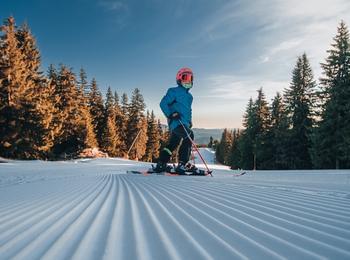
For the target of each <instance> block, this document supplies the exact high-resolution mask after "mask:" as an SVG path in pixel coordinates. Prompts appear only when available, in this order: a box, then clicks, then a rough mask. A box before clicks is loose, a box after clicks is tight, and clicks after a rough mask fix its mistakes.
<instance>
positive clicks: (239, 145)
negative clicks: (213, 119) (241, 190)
mask: <svg viewBox="0 0 350 260" xmlns="http://www.w3.org/2000/svg"><path fill="white" fill-rule="evenodd" d="M327 53H328V57H327V58H326V60H325V62H323V63H321V68H322V77H321V78H320V80H319V84H317V83H316V81H315V80H314V76H313V73H312V68H311V66H310V63H309V60H308V58H307V55H306V54H305V53H304V54H302V55H301V56H300V57H298V58H297V62H296V65H295V67H294V69H293V72H292V81H291V83H290V85H289V87H287V88H286V89H285V90H284V93H283V94H281V93H277V94H276V96H275V97H274V99H273V100H272V102H271V104H269V103H268V102H267V100H266V97H265V94H264V92H263V89H262V88H260V89H259V90H258V95H257V98H256V99H255V100H253V99H252V98H250V100H249V102H248V104H247V107H246V111H245V114H244V117H243V126H244V129H243V130H240V129H235V130H233V131H230V130H228V129H225V130H224V132H223V134H222V137H221V140H220V142H219V144H217V146H216V156H217V160H218V161H219V162H221V163H223V164H226V165H229V166H231V168H232V169H237V168H243V169H345V168H350V40H349V31H348V28H347V26H346V25H345V23H344V22H343V21H342V22H341V23H340V25H339V27H338V29H337V34H336V36H335V37H334V41H333V43H332V44H331V48H330V49H329V50H328V51H327Z"/></svg>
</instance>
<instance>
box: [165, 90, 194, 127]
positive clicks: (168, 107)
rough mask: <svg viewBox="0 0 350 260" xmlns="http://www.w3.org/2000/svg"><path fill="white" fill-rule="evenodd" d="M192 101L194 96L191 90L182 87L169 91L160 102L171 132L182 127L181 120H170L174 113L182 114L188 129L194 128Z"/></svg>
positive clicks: (181, 118) (182, 120) (181, 117)
mask: <svg viewBox="0 0 350 260" xmlns="http://www.w3.org/2000/svg"><path fill="white" fill-rule="evenodd" d="M192 101H193V96H192V94H191V93H190V92H189V89H186V88H184V87H183V86H181V85H178V86H177V87H173V88H169V89H168V91H167V93H166V95H165V96H164V97H163V98H162V100H161V101H160V108H161V109H162V111H163V113H164V115H165V116H166V117H167V119H168V126H169V129H170V131H173V130H174V129H175V128H176V127H178V126H179V125H181V123H180V122H179V120H172V119H170V118H169V116H170V115H171V114H172V113H174V112H177V113H179V114H180V120H181V122H182V123H183V124H184V125H185V126H186V127H187V128H191V127H192Z"/></svg>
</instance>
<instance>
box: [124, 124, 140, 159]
mask: <svg viewBox="0 0 350 260" xmlns="http://www.w3.org/2000/svg"><path fill="white" fill-rule="evenodd" d="M141 131H142V129H140V130H139V132H138V133H137V135H136V137H135V139H134V141H133V142H132V144H131V146H130V148H129V150H128V153H127V155H129V153H130V151H131V149H132V148H133V146H134V144H135V142H136V140H137V138H138V137H139V135H140V133H141Z"/></svg>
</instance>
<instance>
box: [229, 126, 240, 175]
mask: <svg viewBox="0 0 350 260" xmlns="http://www.w3.org/2000/svg"><path fill="white" fill-rule="evenodd" d="M239 138H240V131H239V129H234V130H233V133H232V144H231V151H230V156H231V159H230V166H231V169H240V168H241V151H240V149H239Z"/></svg>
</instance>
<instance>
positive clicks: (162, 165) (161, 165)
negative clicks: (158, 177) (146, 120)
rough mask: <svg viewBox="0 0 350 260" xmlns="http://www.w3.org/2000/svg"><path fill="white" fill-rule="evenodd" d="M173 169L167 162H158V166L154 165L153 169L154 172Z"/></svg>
mask: <svg viewBox="0 0 350 260" xmlns="http://www.w3.org/2000/svg"><path fill="white" fill-rule="evenodd" d="M170 170H171V166H168V165H167V163H164V162H158V163H157V165H156V167H154V166H153V165H152V171H153V172H154V173H161V172H168V171H170Z"/></svg>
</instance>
